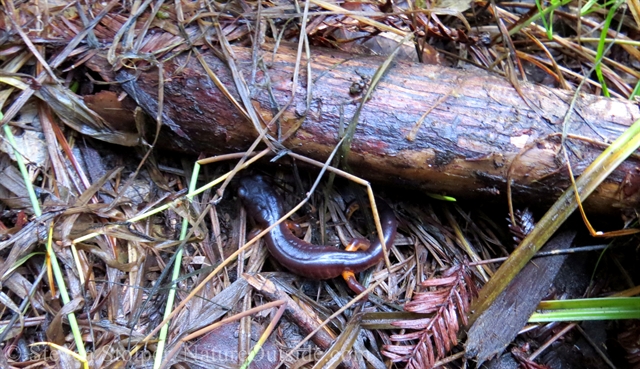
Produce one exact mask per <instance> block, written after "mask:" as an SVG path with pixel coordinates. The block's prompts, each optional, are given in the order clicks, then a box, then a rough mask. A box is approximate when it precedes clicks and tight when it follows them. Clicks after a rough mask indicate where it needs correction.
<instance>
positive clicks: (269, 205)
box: [238, 176, 398, 279]
mask: <svg viewBox="0 0 640 369" xmlns="http://www.w3.org/2000/svg"><path fill="white" fill-rule="evenodd" d="M238 195H239V196H240V200H241V201H242V204H243V205H244V208H245V209H246V211H247V213H248V214H249V216H251V217H252V218H253V220H254V221H255V222H256V223H257V225H258V226H259V227H260V228H267V227H269V226H270V225H272V224H274V223H275V222H277V221H278V219H280V218H282V216H284V215H285V214H286V213H285V212H284V210H283V208H282V201H281V199H280V196H278V194H277V193H276V191H275V190H274V189H273V188H271V186H270V185H269V184H268V183H267V182H266V181H265V179H264V178H263V177H261V176H253V177H246V178H243V179H242V180H241V181H240V186H239V188H238ZM376 204H377V207H378V213H379V214H380V223H381V225H382V231H383V232H382V233H383V235H384V242H385V244H386V245H387V247H391V245H392V244H393V240H394V239H395V236H396V228H397V226H398V222H397V220H396V217H395V215H394V213H393V210H391V208H390V207H389V205H387V204H386V203H385V202H384V201H378V202H377V203H376ZM264 238H265V241H266V243H267V247H268V249H269V252H270V253H271V255H272V256H273V257H274V258H276V260H278V261H279V262H280V264H282V265H283V266H284V267H286V268H287V269H289V270H290V271H292V272H294V273H296V274H299V275H301V276H304V277H308V278H314V279H329V278H335V277H337V276H339V275H341V274H342V273H343V272H345V271H351V272H354V273H357V272H360V271H363V270H365V269H367V268H369V267H372V266H374V265H376V264H377V263H378V262H379V261H380V259H381V258H382V256H383V252H382V244H381V243H380V239H379V237H377V236H376V238H375V240H374V241H373V242H372V244H371V246H370V247H369V248H368V249H367V250H359V251H346V250H341V249H337V248H335V247H332V246H318V245H313V244H310V243H308V242H305V241H303V240H301V239H299V238H297V237H296V236H294V235H293V233H291V231H290V230H289V228H288V227H287V226H286V224H284V222H283V223H280V224H279V225H277V226H276V227H274V228H273V229H272V230H271V231H270V232H269V233H267V234H266V235H265V236H264Z"/></svg>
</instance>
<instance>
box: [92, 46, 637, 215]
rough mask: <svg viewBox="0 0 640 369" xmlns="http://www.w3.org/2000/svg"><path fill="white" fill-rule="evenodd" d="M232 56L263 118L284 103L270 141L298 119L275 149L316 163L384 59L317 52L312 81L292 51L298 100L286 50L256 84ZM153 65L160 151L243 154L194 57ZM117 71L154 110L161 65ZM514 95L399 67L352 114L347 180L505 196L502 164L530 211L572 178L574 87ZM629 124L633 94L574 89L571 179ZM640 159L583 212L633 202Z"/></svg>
mask: <svg viewBox="0 0 640 369" xmlns="http://www.w3.org/2000/svg"><path fill="white" fill-rule="evenodd" d="M232 50H233V53H234V56H235V64H236V65H237V66H238V68H239V70H240V72H241V73H242V75H243V76H244V79H245V80H246V81H248V83H249V82H251V81H254V80H255V82H254V83H253V84H251V85H250V90H251V94H252V95H251V99H252V102H253V106H254V107H255V109H256V111H257V113H258V115H260V116H262V117H263V121H264V122H268V121H269V120H270V119H271V118H272V117H273V116H274V115H275V114H276V112H277V111H278V108H279V107H283V106H284V107H287V108H286V111H285V112H284V114H283V115H282V116H281V118H280V120H279V123H280V126H278V127H275V126H274V127H271V133H272V135H273V136H274V137H277V132H287V131H288V130H289V129H290V128H291V127H294V126H295V125H296V124H299V122H300V121H301V120H302V124H301V125H300V126H299V128H297V130H296V131H295V133H294V134H293V135H292V136H291V137H289V138H288V139H287V140H286V141H285V142H283V145H284V146H285V147H287V148H290V149H291V150H293V151H295V152H297V153H299V154H303V155H306V156H309V157H311V158H314V159H317V160H320V161H324V160H326V158H327V157H328V155H329V153H330V152H331V151H332V150H333V149H334V146H335V145H336V143H337V142H338V140H339V134H338V132H339V131H342V130H343V129H344V127H345V126H346V125H347V124H348V122H349V121H350V120H351V117H352V116H353V114H354V111H355V110H356V108H357V106H358V104H359V102H360V98H361V97H362V95H361V94H359V90H360V89H361V88H362V86H361V85H362V82H363V81H364V82H366V81H367V79H368V78H370V77H371V76H373V74H374V73H375V71H376V70H377V68H378V67H379V66H380V64H381V63H382V62H383V61H384V58H381V57H364V56H362V57H361V56H356V57H354V56H353V55H347V54H343V53H339V52H337V51H335V50H325V49H314V50H313V51H312V56H311V61H310V62H311V73H312V76H311V80H312V81H313V82H312V85H308V84H307V75H306V67H305V63H304V58H303V65H302V67H301V68H300V70H301V72H300V76H299V78H298V80H297V81H298V82H297V85H296V86H293V87H295V91H296V94H295V97H294V99H293V101H292V103H291V104H290V105H288V102H289V100H290V98H291V95H292V83H293V72H294V67H295V60H296V48H295V47H293V46H291V45H280V46H279V48H278V49H277V51H275V52H273V50H261V51H260V59H259V63H257V65H258V66H259V68H257V69H256V70H255V71H253V72H254V75H255V78H253V77H251V76H252V60H253V59H252V54H251V49H249V48H243V47H233V48H232ZM203 56H204V60H205V61H206V63H207V65H208V66H209V68H210V69H211V70H212V71H213V72H214V73H215V75H216V76H217V78H219V79H220V81H221V83H222V84H223V85H224V86H226V88H227V89H229V90H230V92H231V94H232V95H233V96H235V98H236V99H237V100H238V101H240V99H239V97H238V94H237V92H236V89H235V84H234V80H233V78H232V75H231V72H230V70H229V68H228V66H227V64H226V63H225V62H224V61H222V60H220V59H219V58H218V57H216V56H215V55H214V54H213V53H206V52H204V55H203ZM104 63H105V61H104V59H102V60H99V57H94V58H93V60H91V62H90V63H89V65H90V67H92V68H93V69H94V70H98V71H100V72H101V73H103V75H104V76H105V78H111V79H113V78H114V76H113V75H108V73H106V72H105V70H106V69H105V68H104V65H105V64H104ZM162 67H163V73H164V74H163V75H164V82H163V83H164V102H163V123H164V126H163V129H162V136H161V138H160V146H162V147H165V148H168V149H171V150H177V151H181V152H189V153H206V154H221V153H229V152H239V151H243V150H245V149H247V147H248V146H249V145H250V144H251V143H252V142H253V140H254V139H255V138H256V137H257V131H256V129H255V128H254V127H253V126H252V124H251V123H250V121H249V120H248V119H246V118H245V116H244V115H243V114H241V113H240V111H239V109H238V108H236V107H235V106H234V105H233V104H232V103H231V102H230V101H229V99H227V98H226V97H225V96H224V94H223V93H221V91H220V89H218V88H217V87H216V85H215V84H214V83H213V82H212V79H211V78H210V77H209V76H208V75H207V73H206V72H205V69H204V68H203V67H202V65H201V64H200V62H199V61H198V59H197V58H195V57H193V55H187V53H184V54H183V55H179V56H177V57H174V58H172V59H170V60H168V61H167V62H165V63H164V64H163V66H162ZM118 73H121V74H120V78H118V79H119V80H121V81H125V80H130V81H129V82H125V83H123V84H122V86H123V87H124V88H125V90H126V91H127V92H128V94H129V95H130V96H133V97H135V99H136V100H137V103H138V104H139V105H140V106H142V107H143V108H144V109H145V111H146V112H147V113H148V114H149V115H150V116H152V117H155V116H156V113H157V106H158V104H157V98H158V86H159V80H158V70H157V69H155V68H149V69H148V70H146V71H142V72H138V73H139V74H138V75H137V76H136V77H135V78H134V77H133V74H126V73H125V72H122V71H121V72H118ZM122 73H125V74H122ZM358 87H359V88H358ZM365 88H366V86H365ZM308 90H310V93H311V99H310V103H309V106H307V100H306V99H307V91H308ZM521 91H522V93H523V95H524V96H525V97H526V98H527V100H528V101H527V102H525V101H524V100H523V98H522V97H521V96H520V95H519V94H518V93H517V92H516V90H515V88H514V87H513V86H512V85H511V84H510V83H509V82H508V81H507V80H506V79H504V78H502V77H498V76H494V75H491V74H489V73H483V72H477V71H474V72H469V71H465V70H460V69H452V68H445V67H441V66H431V65H423V64H415V63H409V62H405V61H396V62H395V64H394V65H393V66H392V67H391V69H390V70H389V71H388V73H387V74H386V76H385V77H384V78H383V79H382V81H381V82H380V84H379V85H378V86H377V88H376V90H375V91H374V93H373V96H372V98H371V99H370V100H369V101H367V102H366V104H365V107H364V109H363V110H362V113H361V115H360V119H359V122H358V126H357V128H356V130H355V135H354V137H353V141H352V143H351V151H350V154H349V156H348V163H349V165H350V167H351V168H352V169H353V171H354V173H355V174H357V175H360V176H362V177H364V178H366V179H369V180H373V181H382V182H386V183H393V184H394V185H401V186H407V187H411V188H417V189H422V190H426V191H430V192H436V193H446V194H448V195H452V196H456V197H470V196H477V195H478V194H481V195H485V196H493V197H495V196H499V197H502V198H504V197H505V196H506V195H505V193H506V192H505V190H506V183H507V174H508V171H509V168H510V167H511V166H512V165H513V166H514V168H513V173H512V180H513V182H512V183H513V191H514V192H513V196H514V199H515V200H516V201H520V202H527V203H528V204H530V205H533V206H535V205H537V204H548V203H550V202H553V201H554V200H555V199H556V197H557V195H558V194H559V193H561V192H562V191H563V190H564V189H565V188H567V186H568V185H569V183H570V182H569V178H568V174H567V173H568V171H567V169H566V164H565V163H564V159H563V156H562V155H561V154H560V141H561V132H562V131H563V127H565V126H564V125H563V121H564V119H565V116H566V114H567V111H568V108H569V104H570V102H571V99H572V97H573V95H572V94H571V93H569V92H567V91H562V90H557V89H551V88H547V87H544V86H538V85H532V84H527V83H522V85H521ZM638 118H640V111H639V109H638V106H637V105H636V104H635V103H633V102H630V101H624V100H618V99H609V98H604V97H599V96H593V95H586V94H581V95H580V96H579V97H578V99H577V101H576V103H575V107H574V110H573V112H572V114H571V115H570V117H569V119H568V120H567V121H566V123H564V124H565V125H566V127H565V131H566V132H567V133H568V134H570V136H569V138H567V141H566V142H567V147H568V149H569V150H568V151H569V156H570V161H571V166H572V169H573V172H574V174H575V175H579V174H580V173H581V172H582V170H584V168H585V167H586V166H587V165H588V164H589V163H590V162H591V161H592V160H593V159H594V158H595V157H596V156H597V155H599V154H600V153H601V152H602V150H603V148H604V147H605V146H604V144H603V143H604V142H610V141H612V140H613V139H615V138H616V137H617V136H618V135H619V134H620V133H621V132H623V131H624V130H625V129H626V128H627V127H628V126H629V125H630V124H631V123H633V122H634V121H635V120H636V119H638ZM341 122H342V123H341ZM420 122H421V123H420ZM149 131H150V132H155V129H150V130H149ZM412 131H413V132H414V133H415V137H414V138H413V139H411V137H410V136H411V133H412ZM576 136H579V137H576ZM639 164H640V161H639V159H638V158H635V157H632V158H629V159H627V161H625V162H624V163H623V164H622V165H621V166H620V167H619V168H617V170H616V171H615V172H614V173H613V174H612V175H611V176H610V177H609V178H608V179H607V181H605V182H604V183H603V184H601V185H600V187H599V188H598V189H597V190H596V191H595V192H594V193H593V194H592V195H591V197H590V198H589V199H588V201H587V202H586V205H587V208H589V209H591V210H594V211H599V212H610V211H612V210H614V209H632V208H634V207H636V206H637V205H638V200H639V198H640V193H639V191H638V189H639V188H640V173H639V170H638V168H639V167H640V165H639Z"/></svg>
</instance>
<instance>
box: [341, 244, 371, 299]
mask: <svg viewBox="0 0 640 369" xmlns="http://www.w3.org/2000/svg"><path fill="white" fill-rule="evenodd" d="M369 246H370V243H369V240H367V239H366V238H354V239H353V240H351V242H350V243H349V245H348V246H347V247H346V248H345V250H347V251H358V250H366V249H368V248H369ZM342 278H344V280H345V282H347V286H349V288H351V291H353V292H355V293H356V294H358V295H359V294H361V293H362V292H364V291H365V290H366V288H364V286H363V285H361V284H360V283H359V282H358V280H357V279H356V275H355V273H353V272H352V271H351V270H345V271H343V272H342ZM366 299H367V297H366V296H365V298H364V300H366Z"/></svg>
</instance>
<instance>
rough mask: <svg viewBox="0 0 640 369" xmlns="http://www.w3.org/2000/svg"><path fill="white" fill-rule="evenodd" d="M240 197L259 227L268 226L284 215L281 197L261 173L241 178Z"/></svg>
mask: <svg viewBox="0 0 640 369" xmlns="http://www.w3.org/2000/svg"><path fill="white" fill-rule="evenodd" d="M238 197H239V198H240V201H242V205H243V206H244V208H245V210H246V211H247V214H249V216H251V218H253V220H254V221H255V222H256V223H257V225H258V226H259V227H263V228H266V227H268V226H269V225H271V224H272V223H275V222H276V221H277V220H278V219H279V218H280V217H281V216H282V215H283V212H282V208H281V204H280V203H281V202H280V197H279V196H278V194H277V193H276V192H275V191H274V190H273V188H271V186H270V185H269V183H267V180H266V179H265V178H264V177H262V176H260V175H255V176H251V177H244V178H242V179H240V184H239V186H238Z"/></svg>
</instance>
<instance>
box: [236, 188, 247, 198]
mask: <svg viewBox="0 0 640 369" xmlns="http://www.w3.org/2000/svg"><path fill="white" fill-rule="evenodd" d="M238 196H240V197H241V198H247V196H248V190H247V188H246V187H245V186H244V185H241V186H240V187H238Z"/></svg>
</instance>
